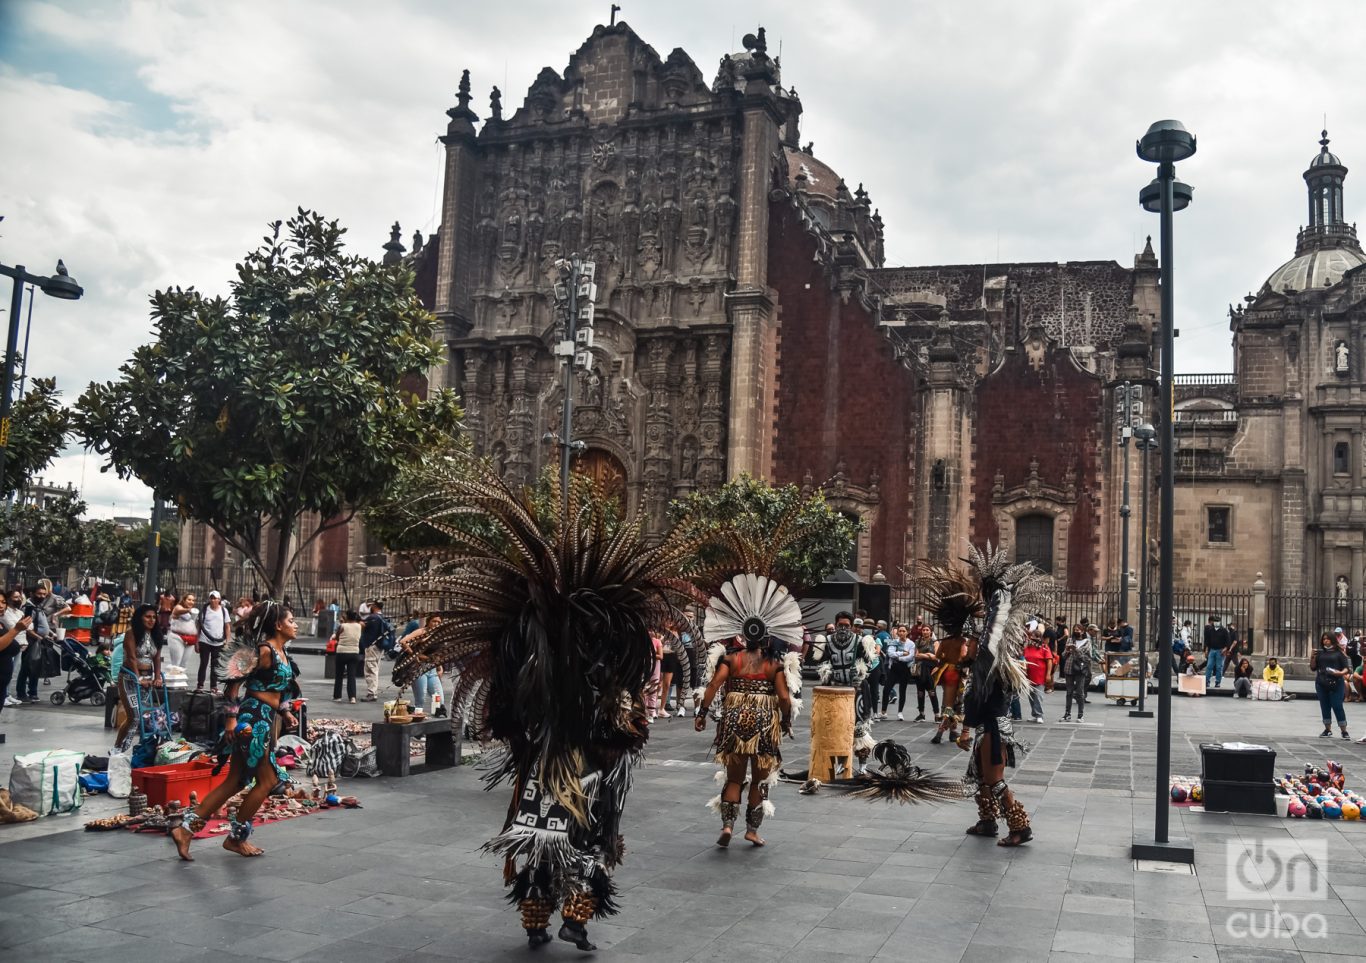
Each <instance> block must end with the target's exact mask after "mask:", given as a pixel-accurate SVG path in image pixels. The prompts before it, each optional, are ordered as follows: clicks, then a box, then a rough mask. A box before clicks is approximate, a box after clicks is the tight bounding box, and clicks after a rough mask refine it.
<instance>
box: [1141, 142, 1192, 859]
mask: <svg viewBox="0 0 1366 963" xmlns="http://www.w3.org/2000/svg"><path fill="white" fill-rule="evenodd" d="M1137 150H1138V156H1139V157H1141V158H1142V159H1143V160H1145V161H1148V162H1150V163H1153V164H1156V165H1157V177H1156V179H1154V180H1153V181H1152V182H1151V183H1150V184H1148V186H1147V187H1145V188H1143V190H1141V191H1139V195H1138V200H1139V203H1140V204H1141V205H1142V206H1143V209H1144V210H1145V211H1149V212H1153V213H1156V214H1159V215H1160V217H1161V221H1160V224H1161V230H1160V234H1161V239H1162V265H1161V284H1162V340H1161V350H1162V368H1161V379H1162V395H1161V408H1162V420H1161V426H1162V427H1161V434H1160V438H1161V445H1162V495H1161V500H1160V506H1159V509H1158V519H1159V524H1158V538H1159V539H1160V540H1161V548H1160V552H1159V556H1158V578H1157V582H1158V607H1157V653H1158V658H1157V774H1156V789H1155V792H1154V798H1155V804H1156V809H1155V813H1154V820H1153V838H1152V840H1151V841H1149V840H1142V839H1140V838H1139V836H1138V834H1135V837H1134V844H1133V856H1134V858H1135V859H1161V860H1167V861H1170V862H1184V863H1194V862H1195V850H1194V848H1193V847H1192V846H1191V844H1190V841H1189V840H1185V839H1180V840H1174V839H1171V838H1170V833H1169V825H1168V824H1169V820H1170V816H1171V800H1170V799H1169V797H1168V785H1167V784H1168V782H1169V781H1170V779H1171V761H1172V760H1171V739H1172V691H1171V685H1170V674H1171V658H1170V655H1171V651H1172V611H1173V608H1174V605H1173V603H1174V598H1173V596H1174V587H1175V586H1174V575H1175V573H1174V570H1173V555H1172V548H1173V543H1174V541H1175V539H1176V526H1175V516H1174V508H1175V496H1176V475H1175V473H1174V467H1175V464H1174V463H1175V460H1176V459H1175V454H1176V434H1175V431H1174V430H1173V426H1172V416H1171V412H1172V377H1173V375H1174V369H1175V365H1174V361H1173V353H1174V351H1175V340H1176V329H1175V322H1174V319H1173V314H1174V310H1175V309H1174V303H1173V298H1172V214H1173V212H1175V211H1179V210H1182V209H1183V208H1185V207H1186V206H1187V205H1189V204H1190V202H1191V193H1192V192H1191V188H1190V185H1189V184H1183V183H1181V182H1180V181H1178V180H1177V179H1176V163H1177V162H1178V161H1183V160H1185V159H1186V158H1188V157H1190V156H1192V155H1193V154H1194V153H1195V136H1194V135H1193V134H1191V133H1190V131H1188V130H1186V127H1185V125H1184V124H1182V123H1181V122H1180V121H1179V120H1159V121H1157V122H1156V123H1154V124H1153V125H1152V126H1151V127H1149V128H1148V132H1147V133H1146V134H1144V135H1143V137H1142V139H1140V140H1139V142H1138V144H1137Z"/></svg>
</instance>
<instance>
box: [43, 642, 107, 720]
mask: <svg viewBox="0 0 1366 963" xmlns="http://www.w3.org/2000/svg"><path fill="white" fill-rule="evenodd" d="M61 645H62V668H63V669H64V670H66V686H65V687H64V688H62V689H58V690H57V691H56V692H54V693H52V697H51V698H52V704H53V705H54V706H59V705H61V704H62V703H63V702H65V701H66V700H67V699H70V700H71V701H72V702H76V703H79V702H80V701H81V700H82V699H89V700H90V702H91V704H92V705H97V706H102V705H104V690H105V687H106V686H107V685H109V670H108V669H106V668H105V667H104V666H102V665H99V664H98V663H97V662H96V661H95V660H94V659H93V658H92V657H91V656H90V654H89V653H88V652H87V651H86V649H85V646H84V645H82V644H81V643H80V642H77V641H76V640H75V639H70V638H67V639H63V640H62V643H61Z"/></svg>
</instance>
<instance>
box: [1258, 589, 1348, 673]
mask: <svg viewBox="0 0 1366 963" xmlns="http://www.w3.org/2000/svg"><path fill="white" fill-rule="evenodd" d="M1339 628H1341V629H1343V630H1344V631H1345V632H1347V634H1348V635H1352V634H1353V633H1354V632H1358V631H1361V630H1362V629H1363V628H1366V599H1363V598H1340V597H1338V596H1333V595H1268V596H1267V597H1266V635H1267V654H1268V655H1275V656H1278V657H1280V658H1308V656H1309V653H1310V652H1312V651H1313V650H1314V649H1315V648H1317V645H1316V644H1315V640H1317V639H1318V637H1319V636H1320V635H1322V634H1323V633H1324V632H1333V631H1334V630H1335V629H1339Z"/></svg>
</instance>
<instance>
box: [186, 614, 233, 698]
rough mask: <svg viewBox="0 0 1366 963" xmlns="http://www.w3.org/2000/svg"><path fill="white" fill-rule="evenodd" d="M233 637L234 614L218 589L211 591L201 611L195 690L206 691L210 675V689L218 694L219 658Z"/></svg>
mask: <svg viewBox="0 0 1366 963" xmlns="http://www.w3.org/2000/svg"><path fill="white" fill-rule="evenodd" d="M231 638H232V615H231V614H230V613H229V612H228V607H227V606H226V605H224V604H223V596H222V595H221V594H220V593H219V592H218V590H217V589H215V590H214V591H212V592H210V593H209V604H208V605H206V606H204V610H203V611H202V612H200V613H199V635H198V639H199V680H198V681H197V682H196V683H195V691H196V692H203V691H204V677H205V675H207V676H208V677H209V689H210V691H211V692H212V693H213V694H214V695H217V694H218V660H219V658H220V657H221V656H222V654H223V646H224V644H225V643H227V641H228V640H229V639H231Z"/></svg>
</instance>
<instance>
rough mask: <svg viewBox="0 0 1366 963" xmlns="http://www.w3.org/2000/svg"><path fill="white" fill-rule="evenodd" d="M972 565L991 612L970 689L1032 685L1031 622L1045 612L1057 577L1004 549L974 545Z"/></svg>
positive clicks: (1022, 688)
mask: <svg viewBox="0 0 1366 963" xmlns="http://www.w3.org/2000/svg"><path fill="white" fill-rule="evenodd" d="M967 563H968V567H969V569H970V570H971V572H972V574H973V576H974V577H975V578H976V580H977V582H978V584H979V585H980V586H981V593H982V600H983V603H984V606H985V613H984V616H983V622H982V633H981V635H980V637H979V638H978V640H977V658H976V660H975V662H974V664H973V671H972V677H971V680H970V682H969V688H970V689H971V688H972V687H976V688H977V689H978V692H979V693H980V692H981V691H982V690H984V689H989V688H990V687H991V685H992V683H999V684H1000V685H1001V686H1002V687H1004V688H1005V690H1006V691H1008V692H1024V691H1026V690H1027V689H1028V688H1029V678H1028V676H1027V675H1026V674H1025V670H1024V666H1023V665H1022V664H1021V658H1022V656H1023V654H1024V642H1025V629H1024V625H1025V622H1026V621H1028V620H1029V619H1031V618H1033V615H1032V613H1034V612H1037V611H1042V610H1043V609H1044V608H1045V607H1046V606H1047V604H1048V602H1049V601H1050V598H1051V596H1052V593H1053V579H1052V578H1051V577H1050V576H1048V575H1045V574H1044V573H1043V572H1041V571H1039V570H1038V569H1037V568H1036V567H1035V566H1033V565H1032V564H1030V563H1029V562H1012V561H1010V559H1009V558H1007V557H1006V552H1005V550H1004V549H1003V548H1001V547H999V546H998V547H997V548H996V549H994V550H993V549H992V547H991V543H990V542H988V543H987V546H986V549H985V550H981V549H978V548H977V547H976V546H975V545H974V546H970V548H969V552H968V558H967Z"/></svg>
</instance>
